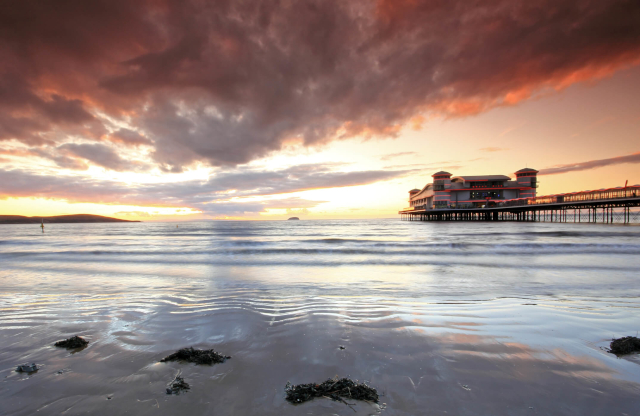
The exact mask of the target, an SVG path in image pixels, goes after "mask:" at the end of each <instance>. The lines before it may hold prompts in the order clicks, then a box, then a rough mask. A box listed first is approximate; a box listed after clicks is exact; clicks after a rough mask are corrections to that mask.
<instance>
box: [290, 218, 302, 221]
mask: <svg viewBox="0 0 640 416" xmlns="http://www.w3.org/2000/svg"><path fill="white" fill-rule="evenodd" d="M299 219H300V218H298V217H291V218H289V221H291V220H294V221H295V220H299Z"/></svg>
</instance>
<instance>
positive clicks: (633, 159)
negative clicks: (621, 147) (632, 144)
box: [538, 152, 640, 175]
mask: <svg viewBox="0 0 640 416" xmlns="http://www.w3.org/2000/svg"><path fill="white" fill-rule="evenodd" d="M622 163H640V152H638V153H633V154H630V155H627V156H618V157H612V158H609V159H597V160H590V161H588V162H581V163H568V164H566V165H558V166H553V167H551V168H547V169H542V170H541V171H540V173H538V175H559V174H561V173H568V172H577V171H581V170H589V169H596V168H601V167H604V166H611V165H620V164H622Z"/></svg>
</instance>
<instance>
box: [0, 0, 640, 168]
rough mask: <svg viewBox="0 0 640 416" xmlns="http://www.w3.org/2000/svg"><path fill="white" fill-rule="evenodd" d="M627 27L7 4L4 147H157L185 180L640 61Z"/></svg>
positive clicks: (427, 15) (104, 2)
mask: <svg viewBox="0 0 640 416" xmlns="http://www.w3.org/2000/svg"><path fill="white" fill-rule="evenodd" d="M638 21H640V3H638V2H637V1H636V0H611V1H601V0H566V1H557V0H527V1H524V0H522V1H515V0H489V1H485V2H479V3H470V2H468V1H465V0H449V1H441V0H423V1H420V0H378V1H374V0H353V1H338V0H317V1H316V0H307V1H293V0H289V1H287V0H264V1H259V2H256V1H248V0H247V1H243V0H238V1H230V0H227V1H216V2H201V1H195V0H194V1H189V0H180V1H178V0H156V1H151V0H149V1H129V0H95V1H84V0H75V1H71V0H60V1H56V2H46V1H37V0H13V1H12V0H7V1H4V2H2V4H1V5H0V55H1V56H2V57H3V58H2V60H1V61H0V80H2V81H0V110H1V111H0V140H7V139H17V140H20V141H22V142H25V143H29V144H31V145H42V144H45V143H49V144H51V143H56V144H62V143H64V142H65V141H66V135H70V136H75V137H76V138H77V137H78V136H80V137H82V138H84V139H85V140H96V141H97V140H110V141H112V142H114V143H119V144H120V145H121V146H123V147H124V146H127V145H130V144H145V145H149V144H151V143H153V146H154V150H153V153H152V157H153V158H154V160H155V162H156V163H157V164H158V165H159V166H160V167H161V168H162V169H163V170H165V171H173V172H179V171H181V170H182V169H183V168H184V167H186V166H189V165H190V164H193V163H195V162H202V163H206V164H210V165H214V166H234V165H237V164H242V163H246V162H248V161H251V160H254V159H256V158H260V157H263V156H265V155H268V154H269V153H271V152H273V151H277V150H280V149H281V148H282V147H283V146H284V145H285V144H287V143H301V144H302V145H306V146H309V145H317V144H321V143H326V142H328V141H331V140H336V139H340V138H348V137H353V136H355V135H364V136H365V137H373V136H380V137H390V136H394V135H396V134H397V133H398V131H399V129H400V127H401V126H402V125H404V124H405V123H407V122H409V121H410V120H412V119H414V122H415V123H416V124H420V122H419V120H420V118H419V117H417V119H418V121H416V116H419V115H420V114H425V113H426V114H437V115H443V116H445V117H456V116H466V115H471V114H477V113H479V112H482V111H486V110H488V109H490V108H493V107H496V106H501V105H510V104H514V103H516V102H519V101H521V100H524V99H527V98H528V97H530V96H531V95H532V94H535V93H536V92H537V91H540V90H541V89H545V88H550V89H560V88H564V87H566V86H568V85H570V84H572V83H575V82H578V81H583V80H591V79H597V78H601V77H603V76H606V75H608V74H611V73H613V72H614V71H616V70H618V69H620V68H624V67H627V66H631V65H635V64H637V63H638V60H639V59H640V25H638V24H637V22H638ZM102 115H107V116H109V118H111V119H112V120H113V119H126V120H127V123H128V125H130V126H131V128H132V129H134V130H138V132H136V133H135V134H138V137H136V136H130V135H129V136H126V137H125V136H123V135H122V133H120V134H114V135H110V134H109V131H111V130H113V126H112V125H111V124H110V123H109V122H108V121H105V118H104V117H102ZM132 131H133V130H132ZM139 133H142V135H140V134H139ZM127 137H128V138H127ZM118 138H119V139H118ZM132 138H133V141H132Z"/></svg>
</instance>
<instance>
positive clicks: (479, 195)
mask: <svg viewBox="0 0 640 416" xmlns="http://www.w3.org/2000/svg"><path fill="white" fill-rule="evenodd" d="M470 193H471V198H470V199H487V198H491V199H500V198H502V192H501V191H471V192H470Z"/></svg>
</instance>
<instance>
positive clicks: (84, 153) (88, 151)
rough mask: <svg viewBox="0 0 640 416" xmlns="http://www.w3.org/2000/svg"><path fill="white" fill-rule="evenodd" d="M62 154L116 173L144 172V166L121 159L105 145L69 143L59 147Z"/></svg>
mask: <svg viewBox="0 0 640 416" xmlns="http://www.w3.org/2000/svg"><path fill="white" fill-rule="evenodd" d="M57 150H58V151H59V152H60V153H62V154H67V155H70V156H72V157H76V158H81V159H85V160H88V161H90V162H92V163H93V164H94V165H97V166H101V167H103V168H107V169H111V170H115V171H119V172H122V171H127V170H143V169H144V168H145V165H144V164H141V163H138V162H132V161H129V160H125V159H123V158H121V157H120V156H119V155H118V154H117V153H116V152H115V151H114V150H113V149H112V148H110V147H109V146H105V145H103V144H99V143H96V144H87V143H84V144H75V143H67V144H63V145H62V146H60V147H58V148H57Z"/></svg>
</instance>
